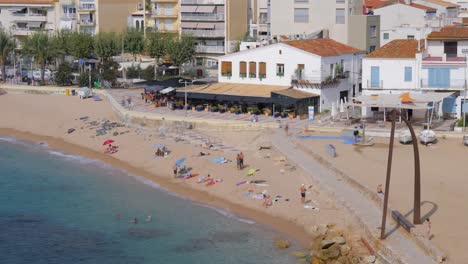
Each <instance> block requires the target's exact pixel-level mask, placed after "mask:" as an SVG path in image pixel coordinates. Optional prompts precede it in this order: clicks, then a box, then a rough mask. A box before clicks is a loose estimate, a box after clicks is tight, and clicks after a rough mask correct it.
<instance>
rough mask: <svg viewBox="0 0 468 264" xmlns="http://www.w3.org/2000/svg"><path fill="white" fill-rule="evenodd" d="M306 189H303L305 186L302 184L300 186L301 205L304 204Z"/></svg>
mask: <svg viewBox="0 0 468 264" xmlns="http://www.w3.org/2000/svg"><path fill="white" fill-rule="evenodd" d="M306 191H307V190H306V187H305V184H302V185H301V189H300V192H301V202H302V203H305V197H306Z"/></svg>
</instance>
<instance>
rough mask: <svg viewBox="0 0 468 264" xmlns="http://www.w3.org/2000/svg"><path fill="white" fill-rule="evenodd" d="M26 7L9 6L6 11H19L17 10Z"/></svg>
mask: <svg viewBox="0 0 468 264" xmlns="http://www.w3.org/2000/svg"><path fill="white" fill-rule="evenodd" d="M24 9H26V7H12V8H9V9H8V11H10V12H19V11H22V10H24Z"/></svg>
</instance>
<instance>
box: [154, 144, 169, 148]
mask: <svg viewBox="0 0 468 264" xmlns="http://www.w3.org/2000/svg"><path fill="white" fill-rule="evenodd" d="M165 147H166V145H164V144H154V145H153V148H165Z"/></svg>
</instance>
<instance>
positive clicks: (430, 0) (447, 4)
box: [424, 0, 458, 7]
mask: <svg viewBox="0 0 468 264" xmlns="http://www.w3.org/2000/svg"><path fill="white" fill-rule="evenodd" d="M424 1H425V2H428V3H431V4H435V5H440V6H445V7H458V5H457V4H454V3H450V2H447V1H442V0H424Z"/></svg>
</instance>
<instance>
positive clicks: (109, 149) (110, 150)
mask: <svg viewBox="0 0 468 264" xmlns="http://www.w3.org/2000/svg"><path fill="white" fill-rule="evenodd" d="M117 151H119V146H112V144H109V145H108V146H107V148H106V150H105V151H104V153H106V154H114V153H117Z"/></svg>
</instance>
